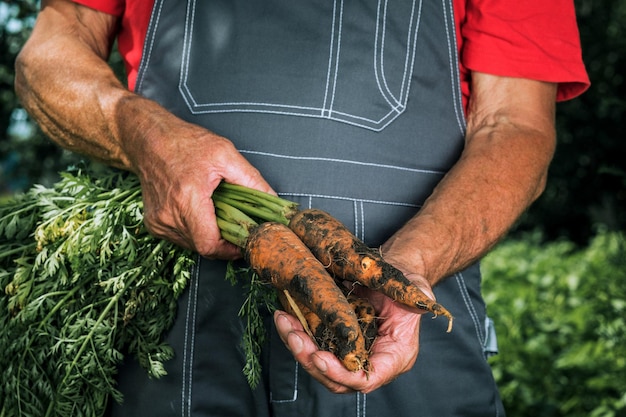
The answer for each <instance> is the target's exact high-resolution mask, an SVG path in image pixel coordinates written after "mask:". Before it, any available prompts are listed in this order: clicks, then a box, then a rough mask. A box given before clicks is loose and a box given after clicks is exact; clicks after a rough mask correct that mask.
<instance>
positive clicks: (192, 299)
mask: <svg viewBox="0 0 626 417" xmlns="http://www.w3.org/2000/svg"><path fill="white" fill-rule="evenodd" d="M199 276H200V258H199V257H198V259H196V265H195V266H194V274H193V275H192V278H191V286H190V288H189V300H188V302H187V311H186V313H185V341H184V348H183V375H182V381H181V384H182V385H181V396H182V401H181V407H182V410H181V415H182V416H191V391H192V387H193V355H194V347H195V339H196V313H197V307H198V286H199V281H200V279H199ZM192 305H193V307H192ZM190 335H191V340H189V337H190ZM187 372H189V377H187ZM187 382H188V384H189V386H188V387H187ZM185 404H187V407H185Z"/></svg>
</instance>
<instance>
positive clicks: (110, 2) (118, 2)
mask: <svg viewBox="0 0 626 417" xmlns="http://www.w3.org/2000/svg"><path fill="white" fill-rule="evenodd" d="M72 1H73V2H74V3H78V4H82V5H83V6H87V7H89V8H91V9H95V10H99V11H101V12H104V13H107V14H110V15H113V16H121V15H122V14H123V13H124V7H125V3H126V0H72Z"/></svg>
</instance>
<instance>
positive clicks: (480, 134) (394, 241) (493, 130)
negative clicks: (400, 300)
mask: <svg viewBox="0 0 626 417" xmlns="http://www.w3.org/2000/svg"><path fill="white" fill-rule="evenodd" d="M544 87H545V86H540V87H539V95H542V94H543V95H544V96H545V97H543V98H541V97H540V98H539V101H540V104H541V106H543V107H544V109H543V110H541V109H537V111H536V112H535V111H534V110H532V111H530V114H529V116H528V119H525V117H524V114H521V115H518V114H517V113H516V112H515V111H514V109H515V107H514V108H513V109H510V110H507V109H506V106H503V108H504V111H502V112H500V111H498V112H493V113H488V114H489V115H488V116H483V114H481V113H478V114H476V115H475V117H474V118H472V116H470V120H469V124H468V136H467V139H466V147H465V150H464V152H463V154H462V156H461V158H460V160H459V161H458V162H457V164H456V165H455V166H454V167H453V169H452V170H451V171H450V172H449V173H448V174H447V175H446V177H444V179H443V180H442V181H441V183H440V184H439V185H438V186H437V187H436V189H435V190H434V192H433V194H432V195H431V196H430V197H429V199H428V200H427V201H426V203H425V204H424V206H423V207H422V209H421V210H420V212H419V213H418V214H417V215H416V216H415V217H414V218H413V219H411V220H410V221H409V222H408V223H407V224H406V225H405V226H404V227H403V228H401V229H400V230H399V231H398V232H397V233H395V234H394V236H392V238H391V239H389V241H388V242H386V243H385V245H383V248H382V249H383V253H385V256H386V257H387V258H388V260H390V261H392V263H394V264H396V265H397V266H399V267H400V268H401V269H403V270H406V271H411V272H414V273H418V274H421V275H424V276H425V277H426V278H427V279H428V280H429V282H431V284H433V285H434V284H436V283H437V282H438V281H439V280H440V279H442V278H444V277H446V276H449V275H451V274H453V273H454V272H457V271H459V270H461V269H463V268H464V267H467V266H468V265H470V264H471V263H473V262H475V261H476V260H478V259H479V258H480V257H482V256H483V255H484V254H485V253H486V252H487V251H488V250H489V249H490V248H491V247H493V245H494V244H495V243H496V242H497V241H498V240H499V239H501V238H502V237H503V236H504V235H505V234H506V232H507V231H508V230H509V229H510V227H511V226H512V225H513V224H514V223H515V221H516V220H517V219H518V218H519V216H520V215H521V214H522V213H523V212H524V210H526V209H527V208H528V206H529V205H530V204H531V203H532V202H533V201H534V200H535V199H536V198H537V197H538V196H539V195H540V194H541V192H542V191H543V188H544V187H545V182H546V176H547V170H548V166H549V163H550V160H551V158H552V155H553V152H554V146H555V133H554V128H553V121H552V119H553V111H552V108H551V103H550V102H549V100H550V97H552V95H553V91H554V88H553V87H551V86H548V87H545V91H544ZM482 99H483V98H482V97H479V98H478V100H479V101H480V100H482ZM522 104H523V103H522ZM509 114H511V116H510V117H509Z"/></svg>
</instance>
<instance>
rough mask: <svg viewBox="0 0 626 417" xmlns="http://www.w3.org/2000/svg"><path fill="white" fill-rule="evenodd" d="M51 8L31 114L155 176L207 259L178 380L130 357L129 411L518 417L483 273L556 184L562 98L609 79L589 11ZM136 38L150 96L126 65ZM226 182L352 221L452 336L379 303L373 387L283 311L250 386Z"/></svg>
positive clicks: (168, 228)
mask: <svg viewBox="0 0 626 417" xmlns="http://www.w3.org/2000/svg"><path fill="white" fill-rule="evenodd" d="M42 3H43V4H42V12H41V14H40V16H39V18H38V21H37V24H36V26H35V29H34V31H33V34H32V37H31V39H30V40H29V42H28V43H27V45H26V46H25V47H24V49H23V51H22V53H21V54H20V57H19V59H18V62H17V82H16V85H17V90H18V93H19V94H20V97H21V99H22V100H23V102H24V105H25V107H26V108H27V109H28V110H29V112H30V113H31V114H32V115H33V116H34V117H35V119H36V120H37V121H38V122H39V123H40V125H41V126H42V128H43V129H44V131H45V132H46V133H47V134H48V135H50V137H51V138H53V139H54V140H55V141H57V142H58V143H60V144H61V145H62V146H64V147H66V148H68V149H71V150H74V151H77V152H80V153H83V154H86V155H89V156H91V157H93V158H97V159H99V160H102V161H105V162H106V163H108V164H110V165H113V166H116V167H119V168H122V169H126V170H130V171H132V172H134V173H136V174H137V175H138V176H139V178H140V180H141V184H142V188H143V198H144V202H145V222H146V226H147V227H148V229H149V230H150V231H151V232H152V233H153V234H155V235H156V236H160V237H163V238H166V239H169V240H171V241H173V242H176V243H178V244H180V245H181V246H184V247H187V248H190V249H193V250H195V251H197V252H198V253H199V254H200V255H201V256H202V257H203V258H202V261H201V263H200V266H199V267H198V270H197V271H196V272H197V276H195V277H194V280H193V281H192V283H191V284H190V288H189V289H188V292H187V294H186V295H185V298H184V299H183V300H181V304H180V309H179V310H180V314H179V318H178V321H177V323H176V324H175V326H174V328H173V329H172V332H171V334H170V335H169V339H168V340H169V341H170V343H172V345H173V346H174V347H175V349H176V352H177V358H176V359H175V360H174V361H173V363H172V365H171V367H169V368H168V371H170V374H169V375H168V376H167V377H165V378H163V379H162V380H159V381H148V380H147V379H146V378H145V375H143V374H142V373H141V370H137V369H135V368H136V367H134V365H133V364H128V365H127V366H126V367H125V368H124V369H123V370H122V371H121V375H120V387H121V388H122V390H123V391H124V393H125V404H124V406H122V409H119V410H118V409H117V407H114V408H115V409H114V410H113V412H114V413H121V415H185V416H188V415H194V416H195V415H211V416H212V415H229V416H232V415H259V416H263V415H287V416H291V415H353V414H354V415H357V416H365V415H367V414H368V413H369V414H370V415H386V414H389V415H392V414H396V415H414V414H419V415H427V416H428V415H444V416H453V415H459V416H471V415H476V416H485V415H502V414H503V410H502V406H501V403H500V400H499V398H498V394H497V390H496V388H495V384H494V382H493V378H492V377H491V373H490V370H489V366H488V364H487V362H486V359H485V352H484V345H485V343H486V340H487V333H488V331H489V329H488V328H487V327H486V325H485V322H486V313H485V306H484V303H483V302H482V299H481V297H480V274H479V271H478V265H477V261H478V260H479V259H480V257H481V256H483V255H484V254H485V253H486V252H487V251H488V250H489V249H490V248H491V247H492V246H493V245H494V244H495V243H496V242H497V241H498V240H499V239H500V238H501V237H502V236H503V235H504V234H505V233H506V231H507V230H508V229H509V227H510V226H511V225H512V224H513V223H514V222H515V220H516V219H517V218H518V217H519V215H520V214H521V213H522V212H523V211H524V210H525V209H526V208H527V207H528V206H529V205H530V204H531V203H532V201H534V200H535V199H536V198H537V197H538V196H539V195H540V193H541V191H542V190H543V187H544V184H545V181H546V175H547V169H548V166H549V162H550V160H551V157H552V154H553V152H554V147H555V131H554V111H555V101H556V99H560V100H563V99H567V98H571V97H574V96H576V95H577V94H580V93H581V92H582V91H583V90H584V89H585V88H586V87H587V86H588V80H587V77H586V74H585V71H584V67H583V65H582V63H581V61H580V48H579V43H578V39H577V29H576V23H575V17H574V12H573V6H572V4H571V2H568V1H565V0H563V1H560V2H539V1H536V2H534V3H533V4H532V5H530V4H527V3H524V4H523V5H513V4H511V3H510V2H506V4H504V3H505V2H503V4H501V5H500V4H494V3H493V2H483V1H470V2H467V3H466V2H462V1H455V2H454V3H452V2H450V1H447V0H444V1H430V0H429V1H426V0H424V1H407V2H396V3H393V4H392V3H391V2H378V3H377V4H374V3H372V4H365V3H364V4H355V3H354V2H342V1H335V2H326V1H311V2H292V1H271V2H270V1H267V2H245V1H234V0H233V1H228V2H217V1H216V2H188V3H185V4H179V3H180V2H176V1H173V0H156V1H155V2H154V4H151V3H150V2H131V1H129V2H126V3H124V2H99V1H80V3H84V4H85V5H87V6H89V7H86V6H81V5H78V4H74V3H72V2H70V1H62V0H51V1H44V2H42ZM548 3H549V4H548ZM116 36H119V39H118V40H119V45H120V50H121V51H122V53H123V55H124V57H125V59H126V63H127V69H128V71H129V88H130V89H127V88H126V87H124V86H123V85H122V84H121V83H120V82H119V81H118V80H117V79H116V78H115V76H114V75H113V73H112V72H111V70H110V69H109V68H108V66H107V65H106V58H107V56H108V54H109V51H110V48H111V45H112V44H113V40H114V39H115V37H116ZM221 181H227V182H231V183H235V184H241V185H245V186H248V187H253V188H257V189H260V190H263V191H270V192H271V191H272V190H273V189H275V190H276V191H277V192H278V193H279V194H281V195H285V196H288V197H289V198H290V199H293V200H295V201H298V202H299V203H300V204H301V205H302V206H303V207H308V206H314V207H317V208H321V209H325V210H327V211H329V212H331V214H333V215H335V216H336V217H338V218H339V219H340V220H342V221H343V222H344V223H345V224H347V225H349V226H350V227H352V228H353V229H354V231H355V233H357V235H358V236H359V237H361V238H363V239H364V240H365V241H366V243H368V244H369V245H370V246H380V247H381V250H382V253H383V254H384V256H385V259H386V260H387V261H389V262H390V263H392V264H394V265H395V266H396V267H398V268H399V269H400V270H401V271H403V272H404V273H405V275H406V276H407V277H408V278H409V279H411V280H413V281H414V282H416V283H417V284H418V285H420V286H421V287H422V288H423V289H424V290H425V291H426V292H427V293H428V294H429V295H431V296H432V297H433V298H434V297H435V295H436V296H437V300H438V301H439V302H441V303H442V304H443V305H445V306H446V307H448V309H450V310H451V312H452V314H453V315H454V316H455V326H454V329H453V331H452V333H451V334H446V333H445V326H446V323H444V321H442V320H435V321H432V322H431V321H430V320H428V321H425V322H422V321H421V318H422V315H421V314H416V313H417V312H416V311H410V310H409V309H405V308H403V307H401V306H398V305H396V304H394V303H392V302H391V301H390V300H389V299H387V298H385V297H380V296H377V295H375V294H372V295H371V300H372V302H373V303H374V305H375V306H376V308H377V311H378V314H379V316H380V317H381V318H382V324H381V328H380V331H379V336H378V339H377V341H376V343H375V345H374V347H373V349H372V355H371V368H372V370H371V372H370V373H369V375H365V374H364V373H363V372H358V373H351V372H349V371H347V370H346V369H345V368H343V366H342V365H341V363H340V362H339V361H338V360H337V359H336V358H335V357H334V356H333V355H332V354H331V353H329V352H320V351H318V350H317V348H316V347H315V345H314V344H313V342H312V341H311V340H310V339H309V338H308V337H307V336H306V334H305V333H304V332H303V331H302V328H301V326H300V325H299V323H298V322H297V320H295V319H294V318H292V317H290V316H288V315H286V314H285V313H283V312H277V313H276V314H275V315H274V322H275V327H276V330H277V333H276V332H275V331H274V329H271V330H270V332H271V334H272V335H273V336H274V340H272V341H271V342H270V346H269V347H268V349H267V357H266V358H265V360H264V369H265V371H266V374H265V375H264V380H263V383H262V384H261V386H260V387H259V388H257V389H256V390H254V391H251V390H249V389H248V387H247V385H246V382H245V379H244V378H243V376H242V375H241V372H239V370H240V369H241V368H242V367H243V362H242V361H243V359H242V355H241V353H240V352H238V351H237V346H238V343H239V340H240V337H241V324H240V323H239V321H238V319H237V317H236V313H237V310H238V309H239V307H240V304H241V300H242V291H241V289H240V288H233V287H230V286H229V285H230V284H227V283H225V282H224V280H223V272H224V263H223V262H221V261H217V260H227V259H234V258H237V257H238V256H239V252H238V250H237V249H236V248H234V247H233V246H232V245H230V244H228V243H227V242H225V241H224V240H222V239H220V235H219V230H218V228H217V226H216V223H215V214H214V212H213V205H212V202H211V194H212V191H213V190H214V189H215V187H216V186H217V185H218V184H219V182H221ZM208 259H213V260H215V261H209V260H208ZM433 288H434V292H433ZM216 294H220V295H219V297H220V299H219V300H216V297H217V295H216ZM276 334H278V335H279V336H280V339H281V340H282V342H284V343H285V345H286V346H287V347H288V349H289V351H290V353H288V352H287V351H286V350H285V349H284V347H283V346H282V344H281V343H280V341H278V340H276V337H275V336H276ZM277 342H278V343H277ZM418 351H419V358H418ZM293 358H295V359H296V361H297V363H296V362H295V361H293ZM416 358H418V359H417V360H416ZM316 381H317V382H316ZM392 381H393V382H392ZM337 394H349V395H337Z"/></svg>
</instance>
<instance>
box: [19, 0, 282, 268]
mask: <svg viewBox="0 0 626 417" xmlns="http://www.w3.org/2000/svg"><path fill="white" fill-rule="evenodd" d="M117 25H118V22H117V19H116V18H115V17H114V16H110V15H107V14H105V13H101V12H98V11H96V10H93V9H90V8H87V7H84V6H80V5H77V4H74V3H72V2H71V1H67V0H48V1H43V2H42V10H41V12H40V13H39V16H38V18H37V22H36V24H35V27H34V30H33V33H32V35H31V37H30V38H29V40H28V42H27V43H26V45H25V46H24V48H23V49H22V51H21V53H20V55H19V56H18V59H17V62H16V83H15V84H16V91H17V93H18V95H19V97H20V99H21V100H22V103H23V105H24V107H25V108H26V109H27V110H28V111H29V113H30V114H31V115H32V116H33V117H34V118H35V120H37V122H38V123H39V125H40V126H41V128H42V129H43V131H44V132H45V133H46V134H47V135H48V136H49V137H50V138H51V139H52V140H54V141H56V142H57V143H59V144H60V145H61V146H63V147H65V148H67V149H70V150H72V151H75V152H78V153H81V154H84V155H87V156H90V157H92V158H95V159H98V160H100V161H103V162H105V163H107V164H110V165H112V166H115V167H118V168H122V169H126V170H130V171H133V172H135V173H136V174H137V175H138V176H139V179H140V180H141V184H142V189H143V198H144V203H145V204H144V207H145V213H144V219H145V223H146V226H147V227H148V229H149V230H150V231H151V232H152V233H153V234H155V235H156V236H159V237H162V238H166V239H169V240H171V241H173V242H175V243H178V244H180V245H181V246H184V247H188V248H191V249H194V250H196V251H198V252H199V253H200V254H202V255H205V256H209V257H216V258H233V257H237V256H238V255H239V250H238V249H237V248H236V247H235V246H234V245H231V244H229V243H228V242H226V241H224V240H223V239H221V236H220V232H219V229H218V227H217V224H216V221H215V214H214V208H213V203H212V200H211V195H212V193H213V190H214V189H215V187H217V185H218V184H219V182H220V181H222V180H226V181H228V182H231V183H235V184H241V185H245V186H248V187H252V188H257V189H260V190H262V191H271V188H270V186H269V185H268V184H267V183H266V182H265V181H264V180H263V178H262V177H261V175H260V173H259V172H258V170H256V169H255V168H254V167H252V166H251V165H250V164H249V163H248V162H247V161H246V160H245V158H243V156H241V154H239V152H237V150H236V149H235V147H234V146H233V144H232V143H231V142H230V141H229V140H227V139H226V138H223V137H221V136H218V135H216V134H214V133H212V132H209V131H207V130H206V129H203V128H201V127H199V126H196V125H193V124H190V123H187V122H185V121H183V120H182V119H179V118H177V117H176V116H174V115H173V114H171V113H169V112H168V111H167V110H165V109H164V108H163V107H161V106H160V105H158V104H157V103H156V102H153V101H151V100H148V99H146V98H143V97H140V96H138V95H136V94H134V93H132V92H130V91H128V90H127V89H126V88H125V87H124V86H123V85H122V84H121V83H120V82H119V81H118V80H117V78H116V77H115V75H114V73H113V71H112V70H111V69H110V68H109V66H108V64H107V62H106V59H107V57H108V54H109V51H110V48H111V44H112V42H113V39H114V37H115V34H116V29H117Z"/></svg>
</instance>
